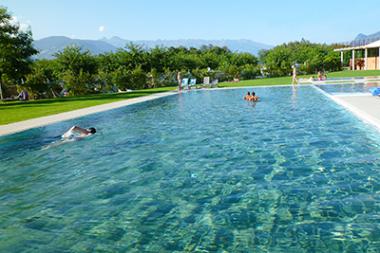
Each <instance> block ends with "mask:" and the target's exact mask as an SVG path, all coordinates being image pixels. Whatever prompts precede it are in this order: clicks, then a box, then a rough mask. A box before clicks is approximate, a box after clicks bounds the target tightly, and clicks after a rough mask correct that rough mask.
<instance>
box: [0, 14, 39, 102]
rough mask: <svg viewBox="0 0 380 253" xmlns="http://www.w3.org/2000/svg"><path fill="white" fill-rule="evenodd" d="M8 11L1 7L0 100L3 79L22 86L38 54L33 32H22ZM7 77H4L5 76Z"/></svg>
mask: <svg viewBox="0 0 380 253" xmlns="http://www.w3.org/2000/svg"><path fill="white" fill-rule="evenodd" d="M11 18H12V17H11V15H10V14H9V13H8V12H7V9H5V8H2V7H0V98H1V100H2V99H3V95H2V88H1V85H2V81H1V80H3V79H5V78H6V79H8V80H11V81H12V82H15V83H16V84H21V83H22V80H23V79H24V77H25V75H26V74H28V73H29V72H30V67H31V63H32V59H31V56H33V55H35V54H36V53H37V50H36V49H35V48H34V47H33V45H32V42H33V39H32V32H31V31H22V30H21V29H20V26H19V24H14V23H12V22H11ZM4 75H5V76H6V77H3V76H4Z"/></svg>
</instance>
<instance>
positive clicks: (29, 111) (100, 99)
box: [0, 70, 380, 125]
mask: <svg viewBox="0 0 380 253" xmlns="http://www.w3.org/2000/svg"><path fill="white" fill-rule="evenodd" d="M363 76H380V70H367V71H340V72H334V73H329V74H328V77H363ZM301 77H306V78H307V77H310V75H309V76H301ZM290 83H291V77H276V78H265V79H255V80H247V81H241V82H238V83H228V82H224V83H220V84H219V85H218V87H243V86H260V85H281V84H290ZM175 89H176V87H164V88H157V89H147V90H138V91H134V92H131V93H118V94H99V95H89V96H81V97H65V98H58V99H44V100H37V101H28V102H19V101H15V102H2V103H0V125H4V124H8V123H12V122H17V121H22V120H26V119H32V118H37V117H42V116H47V115H52V114H57V113H61V112H67V111H72V110H75V109H81V108H85V107H90V106H94V105H100V104H105V103H110V102H115V101H120V100H123V99H129V98H134V97H141V96H146V95H150V94H153V93H158V92H165V91H170V90H175Z"/></svg>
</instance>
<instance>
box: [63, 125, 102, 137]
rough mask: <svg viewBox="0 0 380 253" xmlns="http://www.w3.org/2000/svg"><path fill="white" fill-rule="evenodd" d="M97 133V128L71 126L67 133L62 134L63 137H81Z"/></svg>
mask: <svg viewBox="0 0 380 253" xmlns="http://www.w3.org/2000/svg"><path fill="white" fill-rule="evenodd" d="M95 133H96V129H95V128H93V127H90V128H88V129H86V128H81V127H78V126H73V127H71V128H70V129H69V130H68V131H67V132H66V133H64V134H63V135H62V139H66V140H67V139H81V138H84V137H87V136H90V135H93V134H95Z"/></svg>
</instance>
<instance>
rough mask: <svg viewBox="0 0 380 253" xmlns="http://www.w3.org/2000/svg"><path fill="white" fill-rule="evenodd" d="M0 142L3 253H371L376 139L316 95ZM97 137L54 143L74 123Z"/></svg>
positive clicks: (198, 104) (224, 99)
mask: <svg viewBox="0 0 380 253" xmlns="http://www.w3.org/2000/svg"><path fill="white" fill-rule="evenodd" d="M249 90H251V89H234V90H217V91H192V92H190V93H186V94H180V95H178V96H177V95H175V96H170V97H167V98H161V99H157V100H154V101H149V102H145V103H141V104H136V105H132V106H127V107H124V108H121V109H116V110H112V111H108V112H104V113H98V114H94V115H91V116H87V117H83V118H79V119H76V120H71V121H66V122H62V123H58V124H53V125H49V126H46V127H42V128H36V129H32V130H29V131H25V132H22V133H18V134H14V135H9V136H4V137H0V154H1V156H0V164H1V166H0V203H1V204H0V252H379V249H380V215H379V213H380V195H379V194H378V193H379V191H380V173H379V172H380V171H379V169H380V166H379V165H380V138H379V136H378V135H379V134H378V131H377V130H376V129H374V128H372V127H371V126H368V125H365V124H364V123H362V122H361V121H359V120H358V119H357V118H355V117H354V116H353V115H351V114H350V113H349V112H347V111H346V110H345V109H343V108H341V107H339V106H338V105H336V104H334V103H333V102H332V101H331V100H329V99H328V98H327V97H326V96H323V95H321V93H320V92H318V91H317V90H315V89H314V88H312V87H299V88H292V87H274V88H255V92H256V93H257V95H258V96H260V97H261V102H258V103H256V104H254V103H251V102H246V101H244V100H243V99H242V98H243V96H244V95H245V93H246V92H247V91H249ZM74 124H76V125H80V126H83V127H90V126H94V127H96V128H97V130H98V133H96V134H95V135H94V136H91V137H89V138H86V139H84V140H81V141H76V142H70V143H63V144H62V143H60V142H59V141H57V140H59V136H60V135H61V134H62V133H63V132H64V131H65V130H67V129H68V128H69V127H71V126H72V125H74Z"/></svg>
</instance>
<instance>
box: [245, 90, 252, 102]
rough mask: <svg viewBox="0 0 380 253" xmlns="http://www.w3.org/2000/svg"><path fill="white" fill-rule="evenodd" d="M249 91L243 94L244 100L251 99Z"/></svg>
mask: <svg viewBox="0 0 380 253" xmlns="http://www.w3.org/2000/svg"><path fill="white" fill-rule="evenodd" d="M251 97H252V96H251V93H250V92H249V91H248V93H247V95H245V97H244V100H250V99H251Z"/></svg>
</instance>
